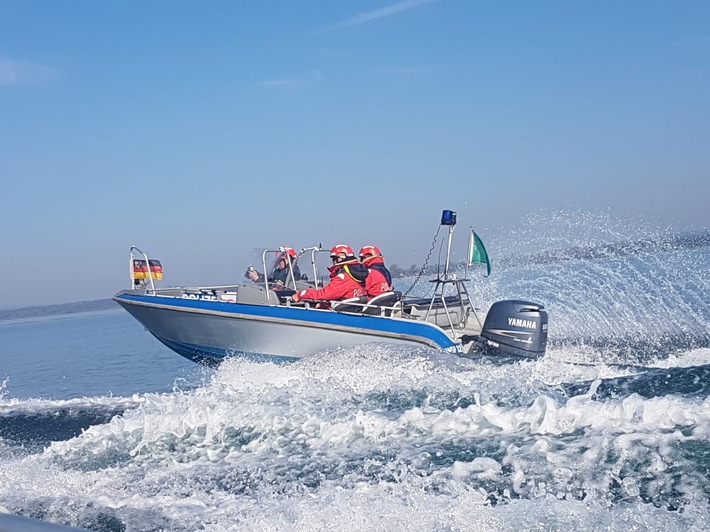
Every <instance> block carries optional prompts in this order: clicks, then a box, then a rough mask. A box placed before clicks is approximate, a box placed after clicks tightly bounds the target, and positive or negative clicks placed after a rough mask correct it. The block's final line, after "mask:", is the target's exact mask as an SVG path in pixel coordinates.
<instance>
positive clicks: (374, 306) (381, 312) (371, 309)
mask: <svg viewBox="0 0 710 532" xmlns="http://www.w3.org/2000/svg"><path fill="white" fill-rule="evenodd" d="M400 299H402V292H396V291H395V292H385V293H384V294H380V295H379V296H375V297H373V298H372V299H371V300H370V301H368V302H367V305H365V308H364V309H363V314H369V315H372V316H391V315H392V311H393V310H394V307H395V306H397V303H398V302H399V300H400Z"/></svg>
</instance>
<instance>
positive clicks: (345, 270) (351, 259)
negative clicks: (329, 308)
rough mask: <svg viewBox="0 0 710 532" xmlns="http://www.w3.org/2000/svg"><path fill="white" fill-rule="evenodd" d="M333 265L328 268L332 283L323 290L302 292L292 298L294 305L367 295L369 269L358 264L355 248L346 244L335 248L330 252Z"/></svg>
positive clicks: (311, 289) (314, 289)
mask: <svg viewBox="0 0 710 532" xmlns="http://www.w3.org/2000/svg"><path fill="white" fill-rule="evenodd" d="M330 258H331V260H332V261H333V265H332V266H331V267H330V268H328V271H329V272H330V282H329V283H328V284H327V285H326V286H324V287H323V288H321V289H316V288H309V289H307V290H300V291H298V292H296V293H295V294H293V295H292V296H291V301H292V302H293V303H298V302H299V301H302V300H306V301H342V300H343V299H350V298H352V297H361V296H365V295H367V290H366V288H365V281H366V279H367V274H368V270H367V267H366V266H364V265H362V264H360V262H358V260H357V257H355V253H354V252H353V248H351V247H350V246H348V245H345V244H338V245H337V246H333V248H332V249H331V250H330Z"/></svg>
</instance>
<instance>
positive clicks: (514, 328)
mask: <svg viewBox="0 0 710 532" xmlns="http://www.w3.org/2000/svg"><path fill="white" fill-rule="evenodd" d="M475 340H476V343H477V344H478V345H477V347H478V348H479V350H483V351H484V352H485V354H489V355H496V356H515V357H523V358H539V357H541V356H543V355H544V354H545V349H546V347H547V311H546V310H545V307H543V306H542V305H540V304H538V303H531V302H529V301H518V300H507V301H497V302H496V303H494V304H493V305H492V306H491V308H490V310H489V311H488V314H487V315H486V320H485V322H484V323H483V329H482V330H481V334H480V336H478V337H476V338H475Z"/></svg>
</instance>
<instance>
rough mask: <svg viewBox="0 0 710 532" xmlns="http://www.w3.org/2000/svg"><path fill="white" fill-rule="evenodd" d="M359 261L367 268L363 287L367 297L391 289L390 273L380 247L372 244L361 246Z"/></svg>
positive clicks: (370, 297)
mask: <svg viewBox="0 0 710 532" xmlns="http://www.w3.org/2000/svg"><path fill="white" fill-rule="evenodd" d="M360 262H362V264H363V265H364V266H365V267H367V269H368V275H367V280H366V283H365V289H366V290H367V297H368V298H369V299H372V298H373V297H375V296H379V295H380V294H384V293H386V292H391V291H392V290H393V288H392V274H391V273H390V271H389V270H388V269H387V267H386V266H385V259H384V258H383V257H382V252H381V251H380V248H378V247H377V246H372V245H367V246H364V247H362V249H360Z"/></svg>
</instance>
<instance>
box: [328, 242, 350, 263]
mask: <svg viewBox="0 0 710 532" xmlns="http://www.w3.org/2000/svg"><path fill="white" fill-rule="evenodd" d="M339 255H345V258H344V259H343V258H341V257H339ZM330 256H331V258H333V259H340V260H341V261H342V260H346V259H354V258H355V252H354V251H353V248H351V247H350V246H348V245H346V244H338V245H337V246H333V247H332V248H331V249H330Z"/></svg>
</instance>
